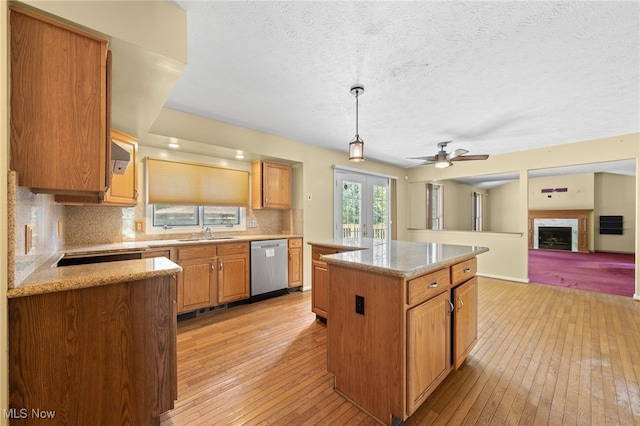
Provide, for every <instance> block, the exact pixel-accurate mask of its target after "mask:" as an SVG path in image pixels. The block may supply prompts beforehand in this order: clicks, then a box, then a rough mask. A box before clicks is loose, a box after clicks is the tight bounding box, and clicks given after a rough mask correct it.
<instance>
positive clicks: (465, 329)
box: [453, 277, 478, 370]
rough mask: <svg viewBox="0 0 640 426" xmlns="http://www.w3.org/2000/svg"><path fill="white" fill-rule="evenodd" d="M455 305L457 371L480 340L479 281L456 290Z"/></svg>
mask: <svg viewBox="0 0 640 426" xmlns="http://www.w3.org/2000/svg"><path fill="white" fill-rule="evenodd" d="M453 303H454V305H455V314H454V316H453V361H454V365H455V368H456V370H457V369H458V368H460V366H461V365H462V363H464V361H465V359H466V358H467V355H469V352H471V349H473V347H474V346H475V344H476V342H477V340H478V279H477V278H475V277H474V278H472V279H470V280H469V281H467V282H465V283H464V284H462V285H459V286H458V287H456V288H454V289H453Z"/></svg>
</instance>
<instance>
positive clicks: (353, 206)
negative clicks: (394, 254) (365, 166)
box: [333, 170, 390, 240]
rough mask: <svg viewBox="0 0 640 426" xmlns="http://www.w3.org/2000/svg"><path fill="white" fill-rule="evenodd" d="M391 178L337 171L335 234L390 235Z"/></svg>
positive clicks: (388, 237)
mask: <svg viewBox="0 0 640 426" xmlns="http://www.w3.org/2000/svg"><path fill="white" fill-rule="evenodd" d="M389 199H390V197H389V178H385V177H380V176H374V175H366V174H361V173H355V172H349V171H344V170H336V171H335V188H334V207H335V211H334V216H333V217H334V236H335V238H359V237H365V238H376V239H382V240H389V239H390V232H389V231H390V227H389V225H390V220H389V211H390V209H389Z"/></svg>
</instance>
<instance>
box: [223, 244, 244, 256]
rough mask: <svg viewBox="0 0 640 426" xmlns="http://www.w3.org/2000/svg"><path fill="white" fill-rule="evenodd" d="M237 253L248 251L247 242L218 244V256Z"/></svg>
mask: <svg viewBox="0 0 640 426" xmlns="http://www.w3.org/2000/svg"><path fill="white" fill-rule="evenodd" d="M239 253H249V243H231V244H220V245H219V246H218V256H224V255H226V254H239Z"/></svg>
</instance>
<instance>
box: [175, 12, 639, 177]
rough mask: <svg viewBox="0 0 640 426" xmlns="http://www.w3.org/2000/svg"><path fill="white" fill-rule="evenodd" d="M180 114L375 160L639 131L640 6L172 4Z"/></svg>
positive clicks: (410, 163)
mask: <svg viewBox="0 0 640 426" xmlns="http://www.w3.org/2000/svg"><path fill="white" fill-rule="evenodd" d="M175 3H176V4H177V5H179V6H180V7H182V8H183V9H185V10H186V12H187V28H188V64H187V67H186V69H185V71H184V74H183V75H182V77H181V78H180V80H179V82H178V84H177V86H176V87H175V89H174V90H173V92H172V93H171V96H170V98H169V100H168V102H167V104H166V106H167V107H168V108H172V109H176V110H180V111H183V112H187V113H191V114H195V115H199V116H203V117H208V118H212V119H216V120H220V121H224V122H228V123H231V124H236V125H240V126H243V127H247V128H251V129H255V130H259V131H263V132H267V133H271V134H275V135H279V136H283V137H287V138H291V139H294V140H298V141H301V142H305V143H310V144H314V145H320V146H325V147H328V148H332V149H337V150H341V151H344V152H345V153H346V150H347V146H348V143H349V141H350V140H351V139H352V138H353V136H354V135H355V98H354V97H353V96H352V95H351V94H350V88H351V86H352V85H354V84H356V83H359V84H362V85H364V88H365V93H364V94H363V95H361V97H360V120H359V130H360V131H359V133H360V136H361V137H362V138H363V139H364V141H365V156H366V157H367V158H371V159H377V160H380V161H384V162H388V163H392V164H396V165H399V166H402V167H409V166H414V165H416V164H418V163H419V161H416V160H407V158H406V157H416V156H425V155H433V154H435V152H436V151H437V148H436V144H437V143H438V142H440V141H447V140H452V141H453V142H452V143H451V144H450V145H449V147H448V149H449V150H455V149H457V148H464V149H467V150H469V151H470V154H499V153H505V152H513V151H520V150H526V149H532V148H538V147H544V146H550V145H557V144H563V143H570V142H577V141H582V140H588V139H594V138H599V137H607V136H614V135H620V134H626V133H632V132H638V131H640V60H639V56H638V52H639V51H640V24H639V21H640V19H639V16H640V2H638V1H626V2H614V1H604V2H590V1H571V2H540V1H535V2H533V1H526V2H523V1H517V2H516V1H510V2H460V1H425V2H351V1H344V2H324V1H316V2H289V1H287V2H274V1H266V2H227V1H182V0H177V1H175Z"/></svg>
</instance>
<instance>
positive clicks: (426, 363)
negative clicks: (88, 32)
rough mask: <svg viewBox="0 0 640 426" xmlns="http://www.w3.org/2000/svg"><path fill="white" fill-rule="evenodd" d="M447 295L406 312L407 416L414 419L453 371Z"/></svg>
mask: <svg viewBox="0 0 640 426" xmlns="http://www.w3.org/2000/svg"><path fill="white" fill-rule="evenodd" d="M450 312H451V308H450V304H449V292H448V291H446V292H444V293H442V294H440V295H438V296H435V297H434V298H432V299H429V300H428V301H426V302H424V303H422V304H421V305H418V306H416V307H415V308H412V309H409V311H407V389H408V393H407V413H408V414H409V415H411V414H412V413H413V412H414V411H415V410H416V409H417V408H418V407H419V406H420V404H422V402H423V401H424V400H425V399H426V398H427V397H428V396H429V394H431V392H432V391H433V390H434V389H435V387H436V386H437V385H438V384H439V383H440V382H441V381H442V380H443V379H444V378H445V377H446V375H447V373H448V372H449V371H450V367H451V363H450V354H451V352H450V349H449V348H450V347H451V341H450V336H451V325H450V324H451V321H450Z"/></svg>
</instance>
